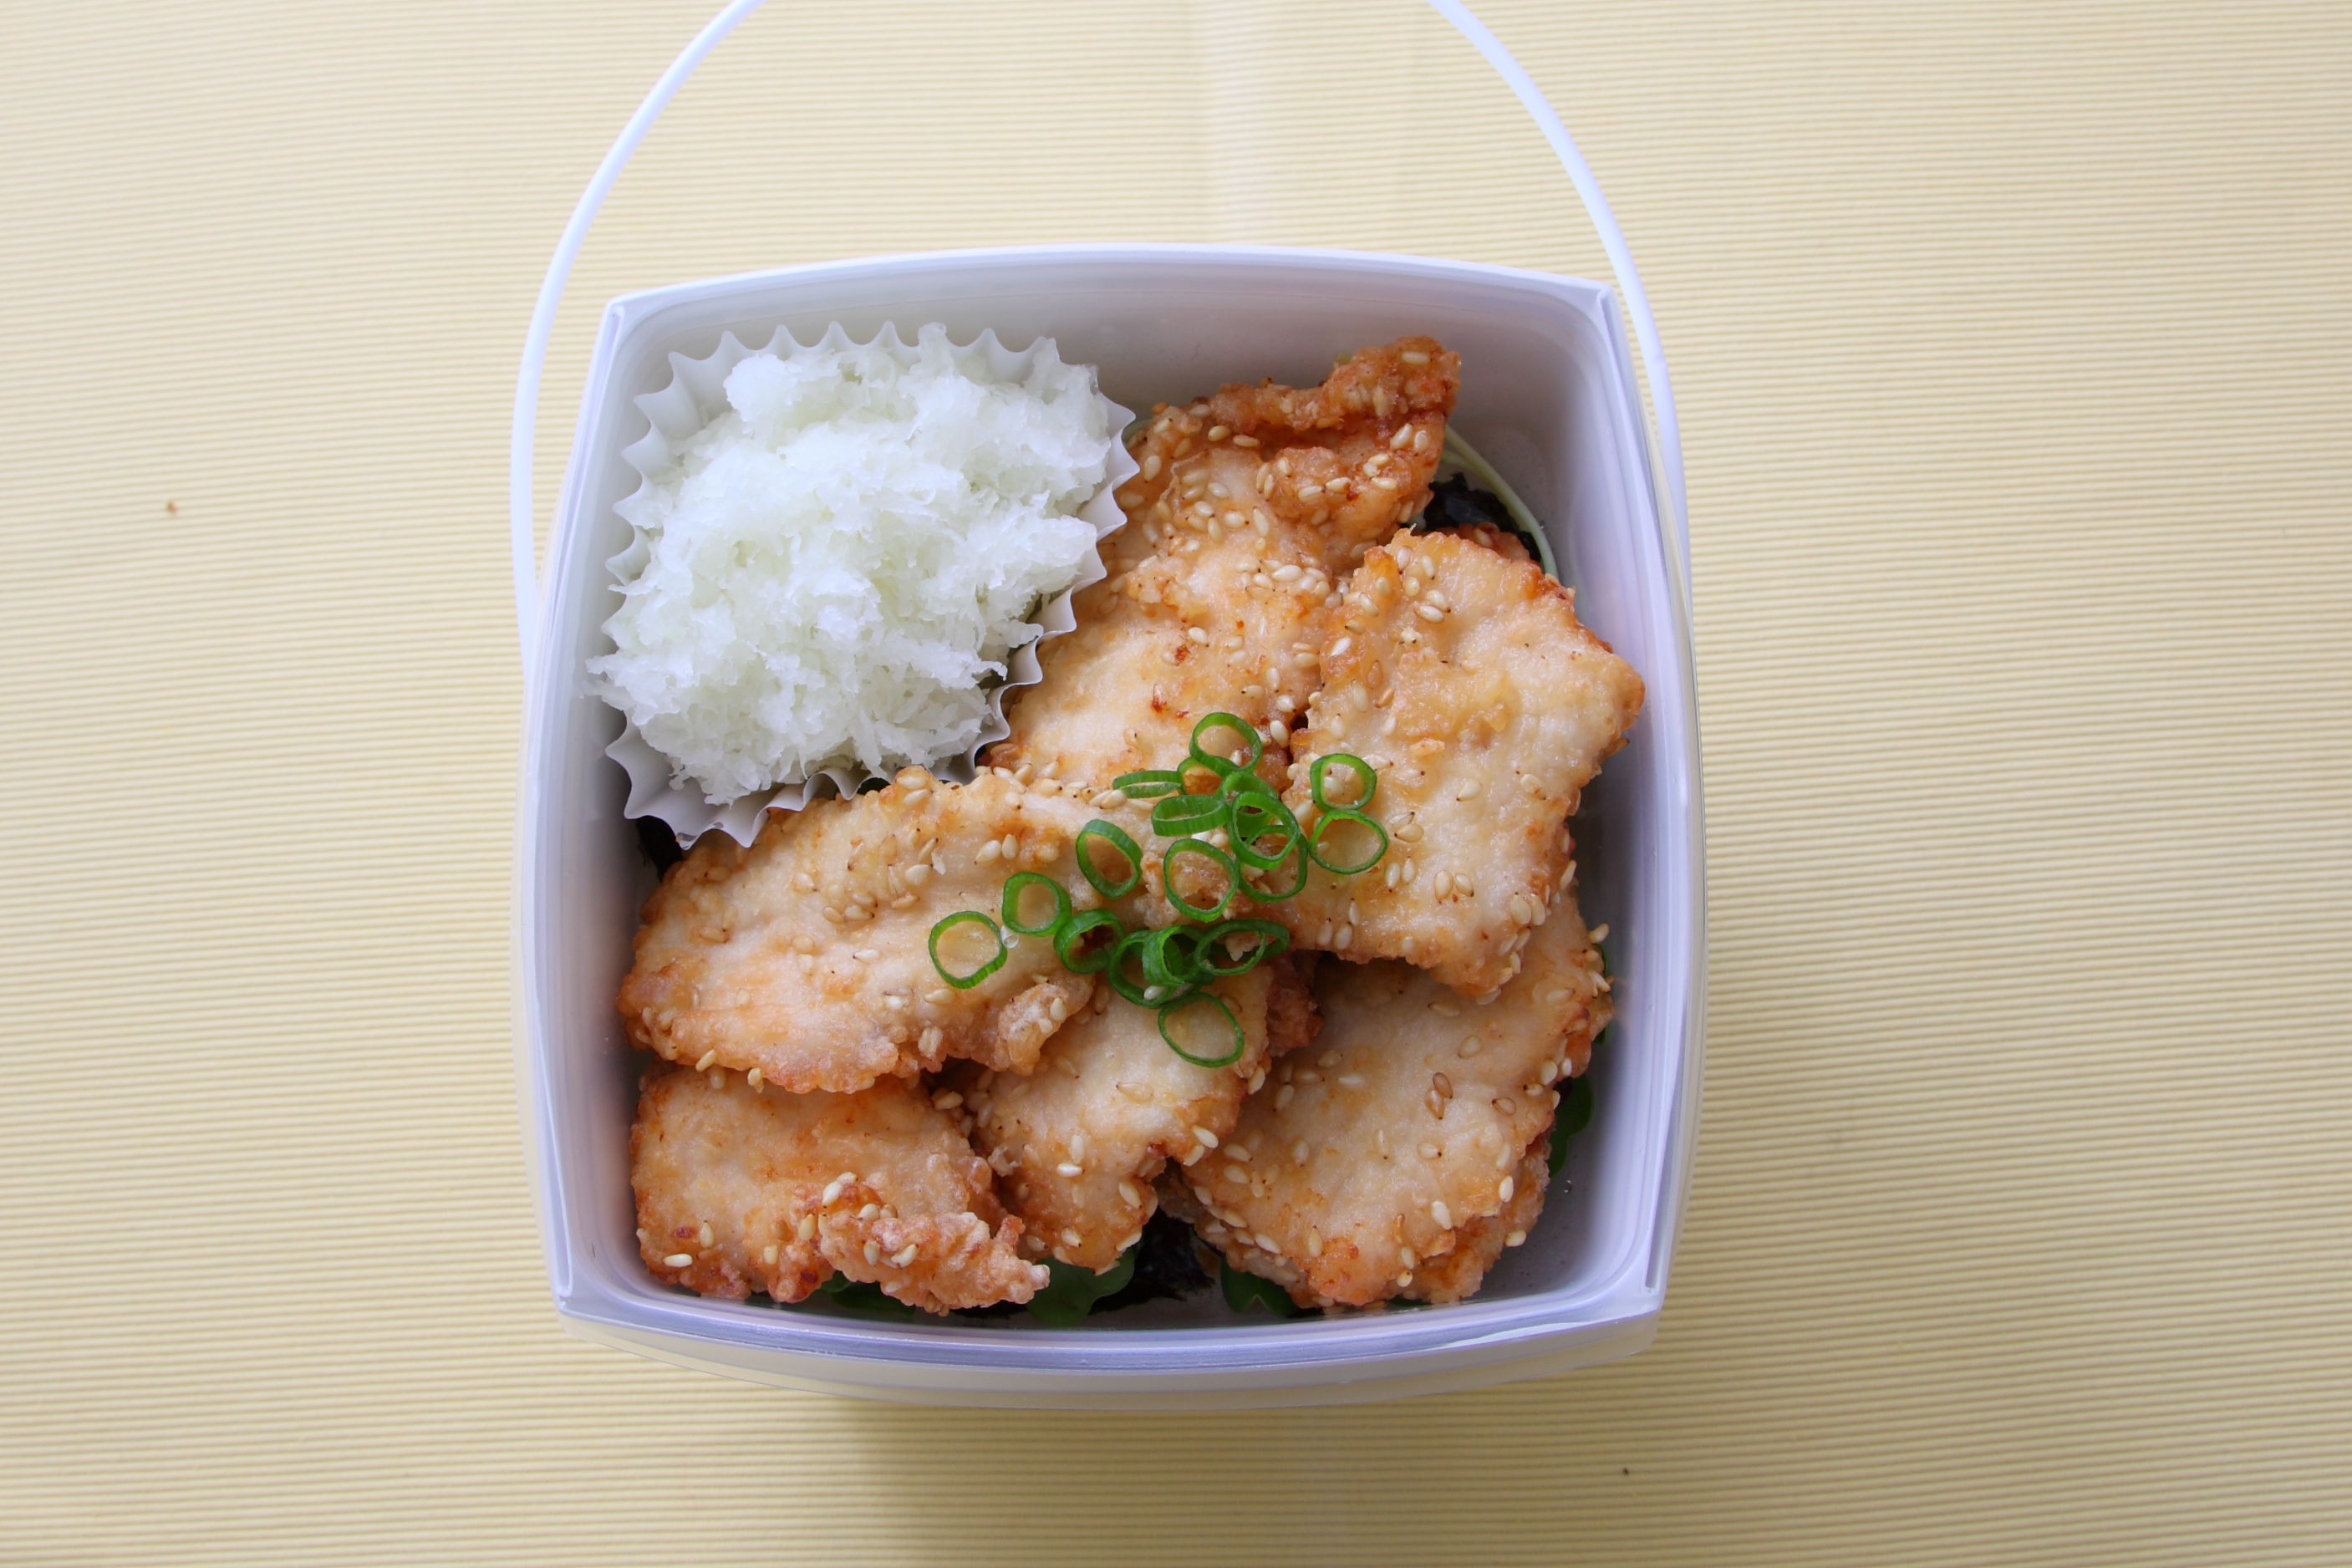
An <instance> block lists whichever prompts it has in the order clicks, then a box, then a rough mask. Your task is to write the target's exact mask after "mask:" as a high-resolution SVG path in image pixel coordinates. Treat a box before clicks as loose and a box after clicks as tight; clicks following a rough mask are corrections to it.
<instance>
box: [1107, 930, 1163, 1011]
mask: <svg viewBox="0 0 2352 1568" xmlns="http://www.w3.org/2000/svg"><path fill="white" fill-rule="evenodd" d="M1150 934H1151V933H1150V931H1129V932H1128V933H1127V934H1126V935H1125V936H1123V937H1121V938H1119V939H1118V945H1117V946H1116V947H1113V948H1112V949H1111V950H1110V962H1109V963H1106V964H1104V965H1103V970H1102V977H1103V980H1104V983H1105V984H1108V985H1109V987H1110V988H1111V989H1112V990H1113V991H1116V992H1118V994H1120V995H1121V996H1124V997H1125V998H1127V1000H1129V1001H1130V1002H1132V1003H1134V1004H1135V1005H1137V1006H1139V1007H1149V1006H1150V1005H1152V1003H1151V1000H1150V999H1149V998H1147V997H1146V996H1145V994H1144V992H1145V990H1146V989H1147V987H1149V985H1150V981H1148V980H1138V979H1134V978H1132V977H1130V976H1129V974H1128V972H1127V966H1128V964H1129V963H1130V962H1132V963H1141V962H1142V954H1143V941H1144V939H1145V938H1146V937H1148V936H1150Z"/></svg>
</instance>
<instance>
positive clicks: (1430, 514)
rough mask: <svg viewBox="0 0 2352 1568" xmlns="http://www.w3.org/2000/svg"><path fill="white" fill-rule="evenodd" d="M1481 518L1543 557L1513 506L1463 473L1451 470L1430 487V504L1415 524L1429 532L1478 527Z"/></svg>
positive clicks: (1417, 530)
mask: <svg viewBox="0 0 2352 1568" xmlns="http://www.w3.org/2000/svg"><path fill="white" fill-rule="evenodd" d="M1482 522H1486V523H1492V524H1493V525H1494V526H1495V527H1496V528H1497V529H1500V530H1501V531H1503V532H1505V533H1507V534H1509V535H1510V536H1511V537H1512V538H1514V539H1516V540H1517V541H1518V542H1520V543H1522V544H1524V545H1526V546H1527V547H1528V554H1529V555H1533V556H1537V558H1538V559H1541V556H1540V555H1539V553H1538V551H1537V550H1536V545H1535V541H1533V540H1531V539H1529V538H1528V533H1527V530H1525V529H1523V528H1521V527H1520V526H1519V524H1518V521H1517V519H1516V518H1514V517H1512V516H1511V512H1510V509H1509V508H1508V507H1506V506H1505V505H1504V504H1503V503H1502V501H1501V500H1500V499H1499V498H1497V497H1496V496H1495V495H1493V494H1492V493H1490V492H1489V491H1486V490H1482V489H1479V488H1478V487H1477V486H1475V485H1474V484H1472V483H1471V482H1470V481H1469V479H1467V478H1465V476H1463V475H1461V474H1448V475H1447V476H1446V477H1445V478H1444V479H1440V480H1438V481H1437V483H1435V484H1434V485H1432V486H1431V487H1430V490H1429V505H1427V506H1426V507H1424V508H1423V509H1422V513H1421V518H1420V520H1419V521H1417V522H1416V523H1415V524H1414V525H1413V527H1414V531H1416V532H1422V533H1426V532H1428V531H1430V530H1432V529H1438V528H1475V527H1477V526H1478V525H1479V524H1480V523H1482Z"/></svg>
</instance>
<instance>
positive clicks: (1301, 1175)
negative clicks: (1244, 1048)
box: [1162, 896, 1610, 1307]
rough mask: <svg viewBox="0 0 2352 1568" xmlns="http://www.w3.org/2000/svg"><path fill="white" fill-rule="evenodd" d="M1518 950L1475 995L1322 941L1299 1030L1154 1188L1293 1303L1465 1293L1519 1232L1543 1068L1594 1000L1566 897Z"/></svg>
mask: <svg viewBox="0 0 2352 1568" xmlns="http://www.w3.org/2000/svg"><path fill="white" fill-rule="evenodd" d="M1526 959H1527V963H1526V965H1525V967H1524V968H1523V969H1522V970H1521V972H1520V973H1519V974H1518V975H1517V977H1516V978H1514V979H1513V980H1512V981H1511V982H1510V983H1509V984H1506V985H1505V986H1504V987H1503V988H1502V990H1501V993H1500V994H1499V995H1497V996H1496V998H1495V999H1494V1000H1493V1001H1492V1002H1488V1003H1485V1004H1479V1003H1475V1002H1472V1001H1469V1000H1467V999H1465V997H1463V996H1461V995H1459V994H1456V993H1454V992H1453V991H1451V990H1449V989H1448V988H1447V987H1445V986H1444V985H1443V984H1440V983H1439V982H1438V981H1437V980H1436V978H1435V977H1433V975H1431V974H1429V973H1427V972H1425V971H1423V970H1419V969H1415V968H1412V966H1410V965H1408V964H1403V963H1386V962H1383V963H1370V964H1352V963H1331V962H1328V961H1327V962H1326V963H1324V964H1323V965H1322V967H1321V969H1320V970H1319V971H1318V974H1317V978H1316V1000H1317V1002H1318V1005H1320V1007H1321V1009H1322V1014H1323V1032H1322V1035H1321V1037H1320V1038H1319V1039H1318V1041H1317V1042H1316V1049H1314V1050H1313V1051H1310V1052H1300V1053H1298V1054H1297V1055H1296V1056H1292V1057H1288V1058H1283V1059H1282V1060H1280V1061H1277V1062H1276V1063H1275V1065H1274V1066H1273V1068H1271V1070H1270V1071H1269V1073H1268V1075H1267V1079H1266V1082H1265V1086H1264V1087H1263V1088H1262V1089H1259V1090H1258V1091H1257V1092H1256V1093H1255V1094H1253V1095H1251V1096H1250V1097H1249V1099H1248V1100H1245V1101H1244V1103H1243V1106H1242V1113H1241V1119H1240V1121H1238V1122H1237V1123H1236V1124H1235V1126H1234V1131H1233V1132H1232V1134H1231V1135H1230V1136H1229V1137H1227V1138H1226V1139H1225V1140H1224V1141H1223V1144H1222V1145H1221V1146H1220V1148H1219V1149H1218V1150H1217V1152H1215V1153H1213V1154H1212V1155H1210V1156H1209V1157H1208V1158H1206V1159H1203V1160H1202V1161H1200V1162H1199V1163H1195V1164H1193V1165H1192V1166H1190V1167H1187V1168H1186V1169H1184V1170H1182V1171H1181V1172H1170V1173H1168V1174H1167V1175H1166V1176H1165V1177H1164V1178H1163V1179H1162V1187H1163V1190H1164V1189H1166V1188H1167V1187H1168V1186H1169V1185H1170V1184H1173V1183H1181V1184H1182V1186H1183V1187H1184V1188H1186V1189H1187V1190H1188V1191H1189V1192H1190V1194H1191V1196H1192V1205H1193V1207H1194V1209H1195V1212H1196V1213H1197V1214H1198V1215H1199V1217H1198V1219H1197V1221H1196V1223H1197V1224H1198V1226H1199V1227H1200V1230H1201V1234H1202V1238H1203V1239H1205V1240H1207V1241H1208V1242H1209V1243H1210V1244H1211V1245H1213V1246H1215V1247H1220V1248H1221V1249H1222V1250H1223V1252H1224V1254H1225V1256H1226V1258H1228V1259H1229V1260H1230V1261H1231V1262H1232V1263H1233V1264H1234V1267H1235V1268H1245V1269H1247V1270H1249V1271H1250V1272H1252V1273H1255V1274H1262V1275H1265V1277H1266V1278H1268V1279H1274V1280H1276V1281H1277V1282H1279V1283H1281V1284H1282V1285H1283V1286H1284V1287H1285V1288H1286V1289H1289V1290H1290V1291H1291V1293H1292V1295H1293V1296H1294V1297H1295V1298H1296V1299H1297V1300H1299V1301H1301V1302H1302V1303H1309V1304H1314V1305H1328V1304H1333V1303H1339V1304H1345V1305H1348V1306H1358V1307H1360V1306H1365V1305H1369V1304H1370V1303H1371V1302H1374V1301H1379V1300H1386V1299H1387V1298H1389V1297H1391V1296H1395V1295H1400V1294H1408V1295H1422V1294H1426V1295H1427V1296H1428V1297H1429V1298H1430V1299H1432V1300H1459V1299H1461V1298H1462V1297H1464V1296H1466V1295H1468V1294H1470V1293H1471V1292H1472V1291H1473V1290H1475V1289H1477V1286H1478V1283H1479V1280H1480V1279H1483V1278H1484V1276H1485V1272H1486V1267H1487V1266H1488V1265H1489V1264H1491V1263H1492V1261H1493V1259H1494V1258H1495V1257H1496V1256H1498V1255H1499V1253H1500V1251H1501V1247H1502V1246H1504V1245H1506V1244H1507V1243H1508V1240H1509V1237H1511V1236H1512V1235H1513V1234H1518V1235H1520V1236H1522V1237H1524V1233H1525V1231H1526V1228H1527V1224H1528V1223H1529V1222H1530V1221H1531V1220H1532V1217H1533V1212H1534V1210H1533V1208H1532V1207H1530V1205H1531V1204H1534V1203H1539V1201H1540V1200H1539V1199H1531V1198H1530V1197H1529V1196H1528V1194H1527V1193H1526V1190H1525V1189H1526V1187H1527V1186H1528V1185H1529V1184H1540V1180H1541V1170H1542V1165H1541V1156H1542V1152H1543V1151H1542V1147H1541V1144H1542V1140H1543V1138H1544V1135H1545V1133H1546V1131H1548V1130H1549V1127H1550V1125H1551V1119H1552V1110H1553V1108H1554V1107H1555V1106H1556V1105H1557V1104H1558V1102H1559V1095H1558V1093H1557V1091H1556V1090H1555V1089H1553V1088H1552V1087H1551V1086H1552V1085H1553V1084H1554V1083H1556V1082H1557V1081H1558V1080H1559V1078H1560V1077H1561V1076H1562V1075H1563V1074H1569V1075H1573V1074H1574V1073H1577V1072H1580V1071H1582V1070H1583V1068H1584V1064H1585V1062H1586V1060H1587V1058H1589V1056H1590V1054H1591V1043H1592V1037H1593V1036H1594V1035H1596V1034H1598V1033H1599V1032H1600V1030H1601V1027H1602V1026H1605V1025H1606V1024H1607V1022H1608V1020H1609V1016H1610V1006H1609V1000H1608V995H1607V985H1608V982H1607V981H1606V980H1605V979H1604V978H1603V977H1602V975H1601V960H1600V956H1599V954H1598V953H1596V952H1594V951H1593V949H1592V946H1591V942H1590V941H1589V940H1588V935H1587V932H1586V931H1585V929H1584V924H1583V921H1581V919H1580V917H1579V915H1578V912H1577V910H1576V905H1575V900H1574V899H1573V898H1572V897H1568V896H1563V897H1562V899H1561V900H1560V907H1559V910H1558V912H1557V913H1556V914H1555V915H1554V916H1553V918H1552V920H1551V921H1549V923H1548V924H1547V925H1546V926H1544V927H1543V928H1542V929H1540V930H1539V931H1538V932H1537V933H1536V937H1535V940H1534V941H1533V942H1531V943H1530V944H1529V945H1528V949H1527V952H1526ZM1172 1206H1175V1205H1171V1207H1172ZM1498 1227H1499V1228H1498ZM1456 1254H1461V1255H1462V1256H1458V1257H1457V1256H1454V1255H1456ZM1449 1259H1450V1261H1449ZM1433 1266H1434V1268H1435V1272H1434V1273H1430V1272H1428V1271H1429V1270H1430V1269H1431V1268H1432V1267H1433Z"/></svg>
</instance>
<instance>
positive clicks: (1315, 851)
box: [1307, 805, 1389, 877]
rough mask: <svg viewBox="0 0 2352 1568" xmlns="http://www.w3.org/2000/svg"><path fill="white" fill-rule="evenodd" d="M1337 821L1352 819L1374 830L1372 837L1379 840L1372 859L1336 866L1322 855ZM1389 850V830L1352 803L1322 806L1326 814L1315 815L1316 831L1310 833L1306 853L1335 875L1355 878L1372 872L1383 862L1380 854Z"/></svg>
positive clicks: (1351, 820) (1373, 850)
mask: <svg viewBox="0 0 2352 1568" xmlns="http://www.w3.org/2000/svg"><path fill="white" fill-rule="evenodd" d="M1335 822H1353V823H1357V824H1360V825H1361V826H1364V827H1367V828H1370V830H1371V834H1372V837H1373V838H1374V839H1375V840H1377V842H1376V843H1375V844H1374V846H1373V847H1372V853H1371V857H1370V858H1369V859H1366V860H1362V861H1360V862H1358V863H1357V864H1355V865H1352V866H1346V865H1334V864H1332V863H1331V862H1330V861H1328V860H1327V859H1325V858H1323V836H1324V835H1325V834H1326V833H1328V832H1329V831H1330V829H1331V825H1332V824H1333V823H1335ZM1388 852H1389V836H1388V832H1387V830H1386V829H1385V828H1383V827H1381V825H1380V824H1379V823H1377V822H1374V821H1373V820H1372V819H1371V818H1370V817H1369V816H1365V815H1364V814H1363V813H1362V812H1360V811H1358V810H1356V809H1355V808H1354V807H1353V806H1346V805H1330V806H1325V807H1324V808H1323V815H1322V816H1319V817H1318V818H1316V821H1315V828H1314V831H1313V832H1311V833H1309V834H1307V854H1308V855H1309V856H1310V857H1312V858H1313V859H1314V861H1315V863H1316V864H1317V865H1318V866H1320V867H1322V868H1323V869H1325V870H1326V871H1328V872H1330V873H1331V874H1332V875H1333V876H1335V877H1352V876H1355V875H1356V874H1357V873H1358V872H1360V871H1369V870H1370V869H1371V868H1373V867H1375V866H1377V865H1379V864H1380V863H1381V856H1383V855H1385V854H1387V853H1388Z"/></svg>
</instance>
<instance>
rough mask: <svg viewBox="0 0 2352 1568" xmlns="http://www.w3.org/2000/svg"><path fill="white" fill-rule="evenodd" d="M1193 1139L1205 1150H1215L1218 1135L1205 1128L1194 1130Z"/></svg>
mask: <svg viewBox="0 0 2352 1568" xmlns="http://www.w3.org/2000/svg"><path fill="white" fill-rule="evenodd" d="M1192 1138H1193V1141H1194V1142H1198V1143H1199V1144H1200V1145H1201V1147H1202V1148H1203V1149H1213V1148H1215V1147H1216V1146H1217V1135H1216V1134H1215V1133H1213V1132H1212V1131H1209V1130H1208V1129H1207V1128H1205V1127H1195V1128H1193V1129H1192Z"/></svg>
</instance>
